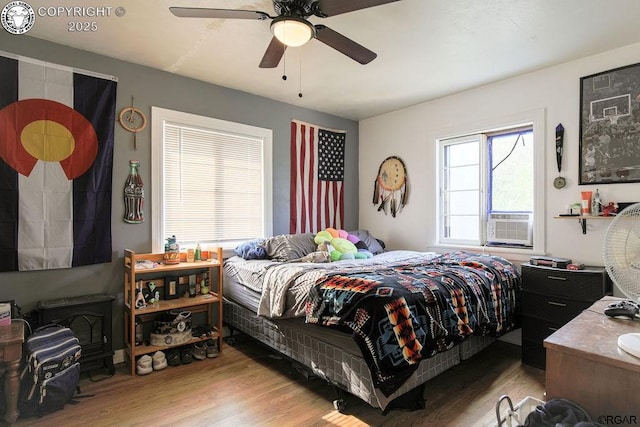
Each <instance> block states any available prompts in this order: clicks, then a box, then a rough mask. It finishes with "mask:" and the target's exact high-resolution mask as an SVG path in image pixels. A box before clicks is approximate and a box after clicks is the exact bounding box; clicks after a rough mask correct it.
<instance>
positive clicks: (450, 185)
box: [436, 115, 544, 250]
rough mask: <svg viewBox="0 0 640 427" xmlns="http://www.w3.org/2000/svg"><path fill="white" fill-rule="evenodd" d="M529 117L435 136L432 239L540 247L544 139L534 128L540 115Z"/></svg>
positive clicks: (446, 242) (445, 242)
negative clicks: (434, 225) (539, 186)
mask: <svg viewBox="0 0 640 427" xmlns="http://www.w3.org/2000/svg"><path fill="white" fill-rule="evenodd" d="M534 117H535V119H533V120H532V121H530V122H523V123H518V124H514V125H510V126H506V127H505V126H502V127H500V128H496V130H487V131H483V132H477V133H473V134H468V135H462V136H455V137H450V138H441V139H438V140H437V147H438V155H437V159H438V171H439V176H438V187H439V192H438V200H437V209H438V211H437V212H438V215H436V218H438V224H437V229H438V233H437V244H444V245H455V246H483V245H487V244H489V245H495V246H509V247H518V248H527V249H528V250H531V249H534V250H540V248H541V247H542V246H543V242H542V239H543V237H542V232H541V230H540V229H541V227H536V223H541V219H540V218H541V215H542V212H543V210H542V209H543V208H542V207H543V200H542V196H541V194H542V193H540V191H539V189H537V188H536V186H535V177H536V170H542V169H541V168H540V167H539V166H538V165H541V164H542V161H543V159H544V148H543V147H544V144H543V142H542V141H543V140H544V138H543V135H542V136H541V134H542V132H540V131H539V130H538V129H539V128H540V127H541V123H542V119H541V118H540V115H534ZM496 225H497V226H498V228H497V230H498V231H497V232H496V231H495V230H496V228H495V227H496ZM488 226H489V227H488ZM488 230H489V231H488ZM520 232H522V233H520Z"/></svg>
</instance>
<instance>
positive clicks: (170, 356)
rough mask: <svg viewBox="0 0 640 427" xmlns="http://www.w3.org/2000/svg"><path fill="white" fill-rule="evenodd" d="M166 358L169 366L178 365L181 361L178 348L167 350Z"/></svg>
mask: <svg viewBox="0 0 640 427" xmlns="http://www.w3.org/2000/svg"><path fill="white" fill-rule="evenodd" d="M166 359H167V364H168V365H169V366H178V365H180V363H182V362H181V360H180V350H178V349H177V348H172V349H171V350H169V351H167V355H166Z"/></svg>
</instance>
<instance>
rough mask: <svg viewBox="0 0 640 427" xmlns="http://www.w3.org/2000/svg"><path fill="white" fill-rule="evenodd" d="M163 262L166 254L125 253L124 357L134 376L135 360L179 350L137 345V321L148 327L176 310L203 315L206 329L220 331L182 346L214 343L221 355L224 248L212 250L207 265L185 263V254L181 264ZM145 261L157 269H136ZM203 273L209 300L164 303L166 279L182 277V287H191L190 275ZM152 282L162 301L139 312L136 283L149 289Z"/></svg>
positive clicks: (204, 297) (199, 299) (201, 298)
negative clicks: (148, 286)
mask: <svg viewBox="0 0 640 427" xmlns="http://www.w3.org/2000/svg"><path fill="white" fill-rule="evenodd" d="M163 259H164V254H163V253H157V254H154V253H143V254H136V253H135V252H134V251H132V250H130V249H125V250H124V328H125V331H124V337H125V353H126V355H127V361H128V363H129V365H130V370H131V375H135V373H136V357H138V356H141V355H144V354H151V353H155V352H156V351H166V350H167V349H169V348H171V347H178V346H162V347H161V346H153V345H144V344H143V345H136V337H135V332H136V317H138V318H139V319H140V320H141V321H142V322H143V323H146V322H150V321H153V320H154V319H155V318H156V317H157V316H158V315H159V314H161V313H163V312H166V311H170V310H174V309H188V310H189V311H190V312H191V313H192V315H193V314H194V313H203V312H204V313H206V316H207V325H213V326H216V327H217V329H218V331H217V332H214V333H213V335H212V336H207V337H192V339H191V341H190V342H188V343H183V344H180V345H179V346H180V347H181V346H183V345H189V344H193V343H196V342H200V341H205V340H208V339H213V340H216V341H217V342H218V350H219V351H222V285H223V283H222V281H223V279H222V277H223V272H222V248H221V247H219V248H216V249H215V250H213V251H212V252H211V253H210V254H209V259H208V260H205V261H195V262H186V259H185V255H184V254H181V258H180V263H179V264H163ZM143 260H144V261H151V262H153V263H155V267H154V268H137V264H138V262H139V261H143ZM202 273H206V274H207V277H208V283H209V286H210V293H209V294H208V296H205V295H196V296H194V297H179V298H176V299H163V298H164V286H165V283H164V278H165V277H166V276H170V275H171V276H179V277H180V278H181V280H180V283H188V276H189V275H191V274H202ZM183 279H184V280H183ZM151 281H152V282H154V284H155V285H156V286H157V287H158V289H159V291H160V298H161V299H160V301H157V302H155V303H153V304H147V306H146V307H144V308H136V305H135V301H136V296H137V295H136V294H137V289H136V283H138V282H141V283H140V284H142V285H143V286H146V285H147V283H149V282H151ZM216 282H217V283H216ZM214 305H215V306H216V308H217V316H216V318H215V321H214V319H213V315H212V306H214ZM194 326H195V325H194Z"/></svg>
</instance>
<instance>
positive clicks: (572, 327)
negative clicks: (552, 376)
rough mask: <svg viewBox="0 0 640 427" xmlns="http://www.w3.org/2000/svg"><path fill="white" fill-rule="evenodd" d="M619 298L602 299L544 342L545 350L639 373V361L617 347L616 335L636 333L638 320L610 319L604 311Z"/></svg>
mask: <svg viewBox="0 0 640 427" xmlns="http://www.w3.org/2000/svg"><path fill="white" fill-rule="evenodd" d="M620 299H621V298H615V297H604V298H602V299H601V300H599V301H596V302H595V303H594V304H593V305H592V306H591V307H589V308H588V309H586V310H584V311H583V312H582V313H581V314H580V315H579V316H577V317H576V318H574V319H573V320H571V321H570V322H569V323H567V324H566V325H565V326H563V327H562V328H560V329H558V330H557V331H555V332H554V333H553V334H551V335H550V336H549V337H547V338H546V339H545V340H544V346H545V348H546V349H547V352H548V351H549V350H560V351H563V352H564V353H567V354H572V355H574V356H577V357H580V358H582V359H587V360H592V361H595V362H598V363H602V364H606V365H610V366H615V367H618V368H622V369H625V370H627V371H632V372H638V373H640V358H637V357H635V356H632V355H631V354H629V353H627V352H626V351H624V350H622V349H620V348H619V347H618V336H620V335H623V334H627V333H632V332H636V333H640V321H638V319H635V320H631V319H628V318H622V317H620V318H613V317H609V316H607V315H606V314H604V309H605V308H606V307H607V306H608V305H609V304H610V303H611V302H615V301H619V300H620Z"/></svg>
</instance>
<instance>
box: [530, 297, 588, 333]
mask: <svg viewBox="0 0 640 427" xmlns="http://www.w3.org/2000/svg"><path fill="white" fill-rule="evenodd" d="M521 298H522V316H523V317H524V316H529V317H535V318H537V319H542V320H548V321H549V322H554V323H557V324H560V325H564V324H565V323H567V322H568V321H569V320H571V319H573V318H574V317H576V316H577V315H578V314H580V312H582V310H584V309H586V308H589V307H590V306H591V304H592V303H591V302H587V301H576V300H573V299H570V298H565V297H559V296H554V295H540V294H535V293H532V292H527V291H522V294H521Z"/></svg>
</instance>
